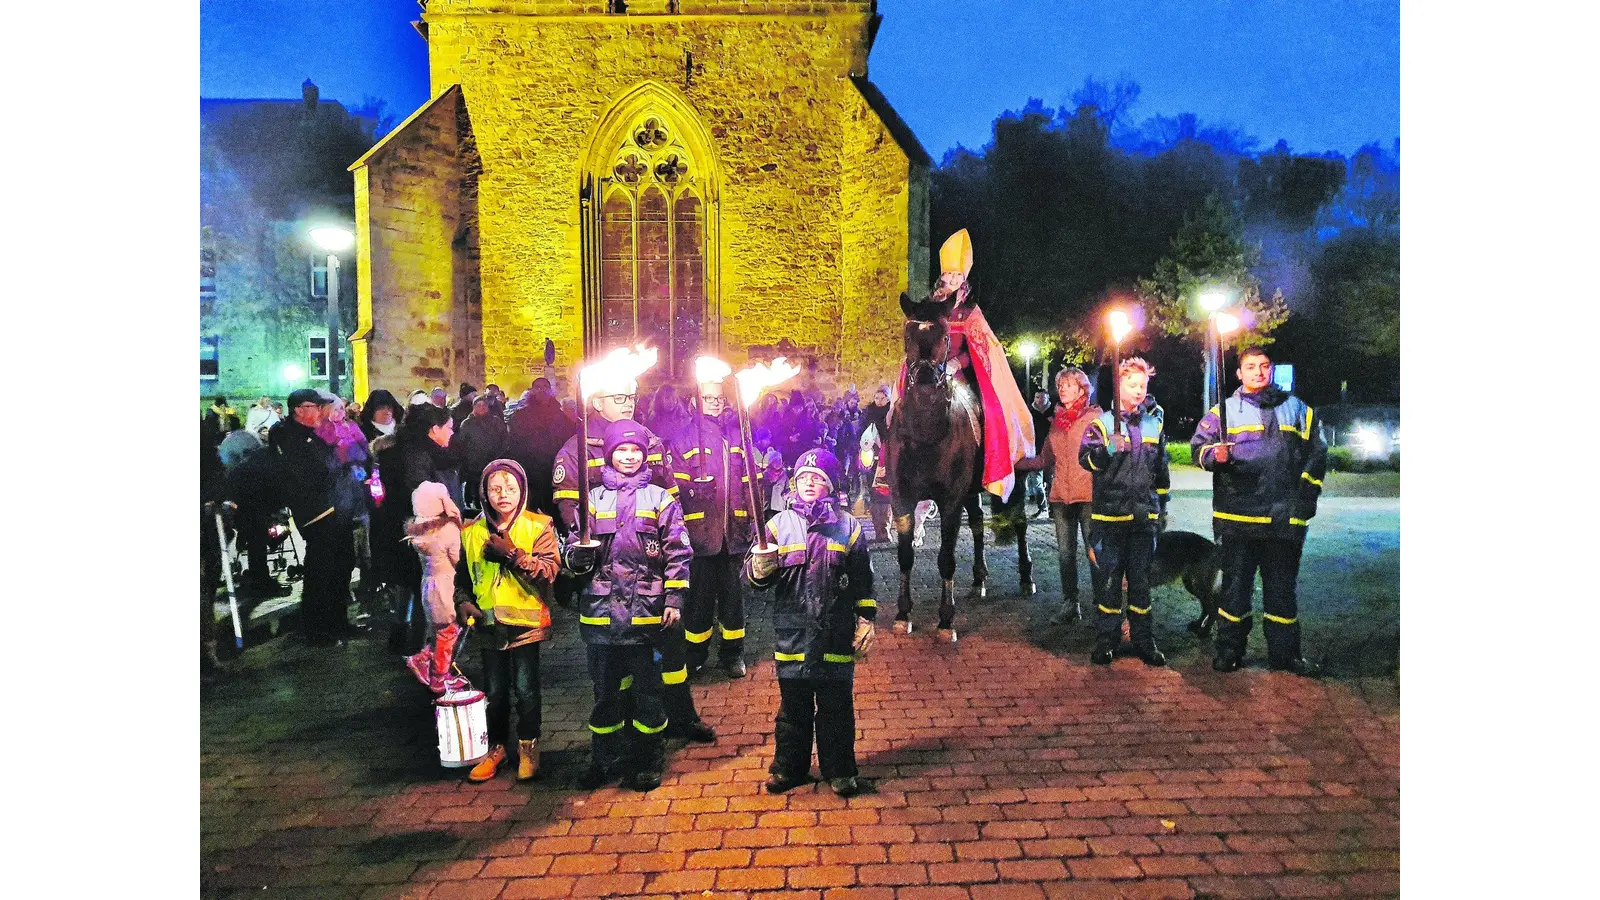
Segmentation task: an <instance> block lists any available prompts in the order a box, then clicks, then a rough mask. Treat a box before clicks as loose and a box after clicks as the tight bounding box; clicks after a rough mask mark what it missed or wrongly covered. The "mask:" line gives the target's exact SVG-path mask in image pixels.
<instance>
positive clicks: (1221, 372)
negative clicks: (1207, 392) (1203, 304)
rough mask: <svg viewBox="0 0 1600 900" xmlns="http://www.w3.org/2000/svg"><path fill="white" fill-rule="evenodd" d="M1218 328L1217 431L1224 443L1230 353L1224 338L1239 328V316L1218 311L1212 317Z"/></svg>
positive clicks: (1226, 431)
mask: <svg viewBox="0 0 1600 900" xmlns="http://www.w3.org/2000/svg"><path fill="white" fill-rule="evenodd" d="M1211 321H1212V322H1213V323H1214V326H1215V327H1216V329H1217V432H1218V436H1219V438H1220V439H1221V440H1222V442H1223V444H1224V445H1226V444H1227V442H1228V370H1227V369H1226V368H1224V363H1226V362H1227V359H1228V354H1227V351H1226V350H1224V349H1223V345H1222V339H1223V338H1224V337H1226V336H1227V335H1230V334H1232V333H1234V332H1235V331H1238V330H1239V317H1238V316H1236V315H1234V314H1233V313H1230V312H1218V313H1216V314H1214V315H1213V316H1212V317H1211Z"/></svg>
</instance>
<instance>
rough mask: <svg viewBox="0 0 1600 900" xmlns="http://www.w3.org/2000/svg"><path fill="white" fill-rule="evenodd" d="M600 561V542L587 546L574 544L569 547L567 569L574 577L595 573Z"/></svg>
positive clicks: (590, 543) (593, 542) (591, 542)
mask: <svg viewBox="0 0 1600 900" xmlns="http://www.w3.org/2000/svg"><path fill="white" fill-rule="evenodd" d="M599 561H600V542H599V541H590V542H589V543H587V544H583V543H576V542H574V543H572V544H568V545H567V569H568V570H569V571H571V572H572V573H573V574H574V575H587V574H589V573H590V572H593V571H594V567H595V565H596V564H597V563H598V562H599Z"/></svg>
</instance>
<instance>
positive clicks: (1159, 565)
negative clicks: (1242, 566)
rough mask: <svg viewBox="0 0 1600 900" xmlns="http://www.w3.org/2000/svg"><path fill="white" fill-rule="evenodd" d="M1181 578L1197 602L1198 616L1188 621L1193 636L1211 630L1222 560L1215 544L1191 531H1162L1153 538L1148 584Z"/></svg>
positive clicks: (1203, 634)
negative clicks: (1153, 559) (1198, 606)
mask: <svg viewBox="0 0 1600 900" xmlns="http://www.w3.org/2000/svg"><path fill="white" fill-rule="evenodd" d="M1179 580H1181V581H1182V582H1183V588H1184V590H1186V591H1188V592H1189V593H1190V594H1191V595H1192V596H1193V597H1194V598H1195V599H1196V600H1199V601H1200V618H1198V619H1195V620H1194V621H1193V622H1190V623H1189V630H1190V631H1192V632H1194V634H1195V636H1196V637H1205V636H1206V635H1208V634H1210V633H1211V625H1212V622H1213V620H1214V619H1215V618H1216V614H1217V598H1218V596H1219V595H1220V594H1221V593H1222V563H1221V560H1220V559H1219V558H1218V556H1217V545H1216V544H1214V543H1212V542H1211V541H1209V540H1207V539H1205V538H1203V537H1201V536H1200V535H1198V534H1195V533H1194V532H1192V531H1163V532H1162V533H1161V535H1160V537H1158V538H1157V539H1156V559H1155V562H1154V564H1152V565H1151V566H1150V586H1151V587H1153V588H1154V587H1160V586H1161V585H1163V584H1172V583H1173V582H1176V581H1179Z"/></svg>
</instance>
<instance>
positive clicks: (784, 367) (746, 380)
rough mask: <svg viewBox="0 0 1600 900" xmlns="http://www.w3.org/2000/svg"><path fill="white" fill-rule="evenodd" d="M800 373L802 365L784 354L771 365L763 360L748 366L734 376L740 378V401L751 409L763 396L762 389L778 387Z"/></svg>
mask: <svg viewBox="0 0 1600 900" xmlns="http://www.w3.org/2000/svg"><path fill="white" fill-rule="evenodd" d="M799 374H800V367H799V366H796V365H794V364H792V363H790V362H789V361H788V360H787V359H786V358H785V357H782V356H780V357H778V358H777V359H775V360H773V361H772V365H771V366H768V365H767V364H766V363H761V362H758V363H756V364H755V365H752V366H748V367H746V368H745V369H744V370H742V371H740V372H739V373H738V374H736V375H734V376H733V377H734V378H737V379H739V402H741V403H743V404H744V408H745V409H749V408H750V407H751V406H753V405H755V402H756V401H757V400H759V399H760V398H761V392H762V391H764V390H766V389H767V388H770V387H777V386H778V385H780V384H783V383H784V382H785V381H788V380H789V379H791V378H793V377H794V376H796V375H799Z"/></svg>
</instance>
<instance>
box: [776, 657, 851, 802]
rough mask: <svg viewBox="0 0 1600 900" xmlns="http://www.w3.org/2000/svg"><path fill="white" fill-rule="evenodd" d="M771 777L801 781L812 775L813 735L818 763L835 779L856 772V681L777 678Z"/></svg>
mask: <svg viewBox="0 0 1600 900" xmlns="http://www.w3.org/2000/svg"><path fill="white" fill-rule="evenodd" d="M778 694H779V697H780V700H779V704H778V718H777V727H776V729H775V734H774V740H773V744H774V752H773V758H772V767H771V769H770V770H769V771H770V772H771V773H772V774H773V775H776V776H778V777H779V778H783V779H785V780H788V781H801V780H804V779H806V778H808V777H809V776H810V774H811V740H812V733H813V731H815V734H816V742H817V764H818V765H819V766H821V768H822V777H823V779H825V780H828V781H832V780H834V779H836V778H851V777H853V776H855V775H856V774H857V772H856V710H855V682H854V680H853V679H822V678H779V679H778Z"/></svg>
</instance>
